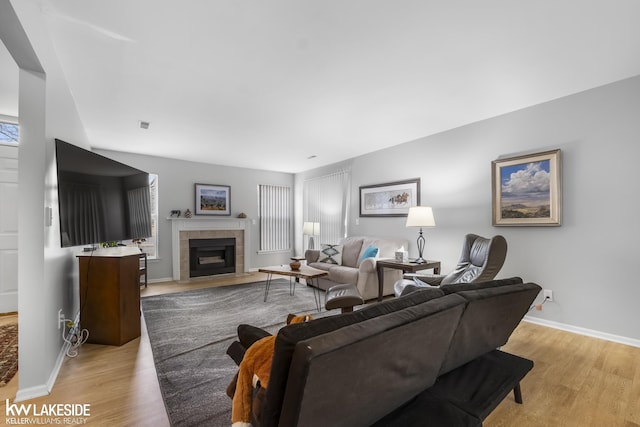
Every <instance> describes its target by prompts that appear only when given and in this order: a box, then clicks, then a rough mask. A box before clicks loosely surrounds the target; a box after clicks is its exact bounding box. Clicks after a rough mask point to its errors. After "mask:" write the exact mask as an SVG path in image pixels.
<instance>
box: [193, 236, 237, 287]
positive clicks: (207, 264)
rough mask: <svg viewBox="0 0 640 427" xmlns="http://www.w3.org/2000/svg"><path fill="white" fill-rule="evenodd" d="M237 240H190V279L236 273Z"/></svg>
mask: <svg viewBox="0 0 640 427" xmlns="http://www.w3.org/2000/svg"><path fill="white" fill-rule="evenodd" d="M235 271H236V239H235V238H223V239H189V277H202V276H213V275H215V274H225V273H235Z"/></svg>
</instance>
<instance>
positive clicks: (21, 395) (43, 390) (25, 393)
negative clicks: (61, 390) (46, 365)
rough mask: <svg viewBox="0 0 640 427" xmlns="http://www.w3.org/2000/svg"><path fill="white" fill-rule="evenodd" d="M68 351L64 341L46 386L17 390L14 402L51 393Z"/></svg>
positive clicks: (66, 343) (67, 345)
mask: <svg viewBox="0 0 640 427" xmlns="http://www.w3.org/2000/svg"><path fill="white" fill-rule="evenodd" d="M68 349H69V343H68V342H66V341H65V342H64V343H63V345H62V348H61V349H60V352H59V353H58V358H57V359H56V363H55V365H53V370H52V371H51V375H49V380H48V381H47V383H46V384H43V385H38V386H34V387H29V388H26V389H19V390H18V391H17V392H16V398H15V400H14V402H22V401H24V400H29V399H35V398H36V397H41V396H46V395H48V394H49V393H51V390H52V389H53V385H54V384H55V382H56V379H57V378H58V373H60V368H61V367H62V362H64V357H65V355H66V354H67V350H68Z"/></svg>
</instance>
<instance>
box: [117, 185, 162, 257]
mask: <svg viewBox="0 0 640 427" xmlns="http://www.w3.org/2000/svg"><path fill="white" fill-rule="evenodd" d="M149 199H150V202H151V237H148V238H146V239H140V240H136V241H135V242H134V241H131V240H127V241H125V242H123V243H124V244H133V243H135V244H137V245H138V247H139V248H140V249H141V250H142V252H144V253H146V254H147V259H156V258H157V257H158V175H156V174H154V173H150V174H149Z"/></svg>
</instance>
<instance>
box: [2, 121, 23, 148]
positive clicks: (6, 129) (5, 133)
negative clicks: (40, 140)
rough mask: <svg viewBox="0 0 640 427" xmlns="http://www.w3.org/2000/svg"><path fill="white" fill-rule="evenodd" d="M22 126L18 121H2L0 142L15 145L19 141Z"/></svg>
mask: <svg viewBox="0 0 640 427" xmlns="http://www.w3.org/2000/svg"><path fill="white" fill-rule="evenodd" d="M19 130H20V126H18V124H17V123H10V122H6V121H0V144H11V145H15V144H17V143H18V137H19V134H20V131H19Z"/></svg>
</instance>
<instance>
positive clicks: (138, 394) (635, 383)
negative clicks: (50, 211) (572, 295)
mask: <svg viewBox="0 0 640 427" xmlns="http://www.w3.org/2000/svg"><path fill="white" fill-rule="evenodd" d="M263 278H264V276H262V275H259V273H256V274H252V275H247V276H243V277H237V278H236V277H232V278H221V279H216V280H215V281H195V282H192V283H188V284H184V283H175V282H167V283H162V284H149V287H148V288H147V289H143V290H142V291H141V293H142V295H143V296H146V295H155V294H161V293H170V292H180V291H184V290H189V289H197V288H202V287H207V286H223V285H229V284H237V283H245V282H251V281H255V280H261V279H263ZM6 321H12V319H11V316H3V317H0V322H6ZM13 321H15V316H14V319H13ZM503 349H504V350H505V351H509V352H511V353H514V354H517V355H520V356H523V357H527V358H529V359H532V360H533V361H534V362H535V367H534V369H533V370H532V371H531V372H530V373H529V374H528V375H527V377H526V378H525V379H524V381H523V383H522V392H523V399H524V404H522V405H518V404H516V403H515V402H514V401H513V396H512V395H510V396H508V397H507V398H506V399H505V400H504V401H503V402H502V403H501V404H500V406H498V408H496V410H495V411H494V412H493V413H492V414H491V415H490V416H489V417H488V418H487V420H485V423H484V425H485V426H487V427H492V426H509V427H511V426H518V427H540V426H571V427H573V426H575V427H584V426H594V427H596V426H597V427H605V426H606V427H611V426H621V427H640V348H635V347H630V346H625V345H622V344H615V343H611V342H608V341H603V340H598V339H595V338H589V337H584V336H580V335H575V334H571V333H568V332H563V331H559V330H555V329H550V328H545V327H542V326H538V325H534V324H531V323H527V322H522V323H521V325H520V326H519V327H518V328H517V329H516V331H515V332H514V334H513V335H512V337H511V339H510V340H509V343H508V344H507V345H506V346H505V347H504V348H503ZM17 388H18V384H17V376H16V377H15V378H14V379H13V380H12V381H11V382H10V383H9V384H8V385H7V386H5V387H1V388H0V403H2V405H3V406H4V403H3V402H4V400H5V399H10V400H13V398H14V397H15V393H16V391H17ZM23 403H35V404H38V405H40V404H42V403H90V404H91V417H90V418H89V419H88V422H87V423H88V424H90V425H94V426H154V427H156V426H168V425H169V422H168V419H167V415H166V412H165V408H164V404H163V401H162V397H161V394H160V389H159V386H158V381H157V377H156V372H155V367H154V364H153V357H152V354H151V348H150V346H149V339H148V336H147V332H146V327H145V325H144V322H143V330H142V336H141V337H140V338H139V339H136V340H133V341H131V342H129V343H127V344H125V345H123V346H121V347H112V346H101V345H93V344H85V345H84V346H82V348H81V350H80V354H79V355H78V356H77V357H75V358H66V360H65V361H64V363H63V365H62V368H61V369H60V374H59V375H58V379H57V381H56V383H55V386H54V388H53V390H52V392H51V394H50V395H48V396H44V397H40V398H37V399H33V400H31V401H29V402H23ZM0 415H3V414H0ZM5 422H6V421H5V418H4V417H0V425H4V423H5Z"/></svg>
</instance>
